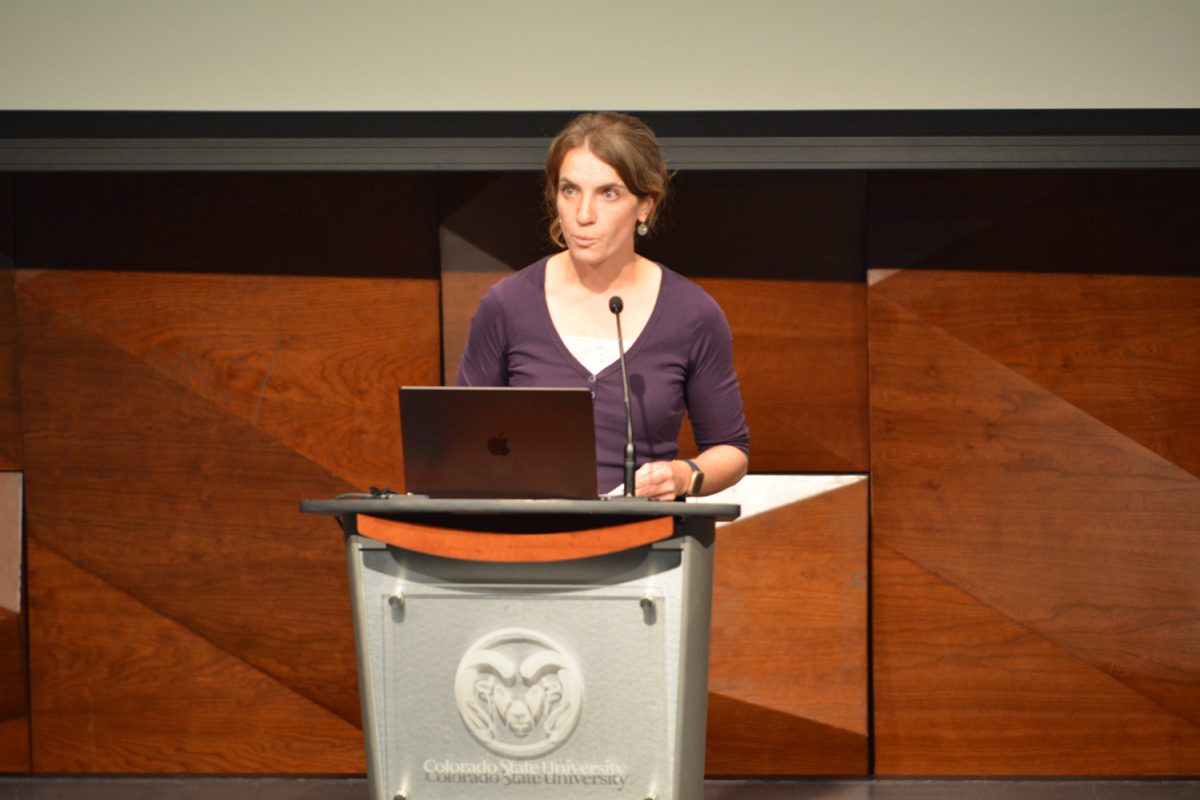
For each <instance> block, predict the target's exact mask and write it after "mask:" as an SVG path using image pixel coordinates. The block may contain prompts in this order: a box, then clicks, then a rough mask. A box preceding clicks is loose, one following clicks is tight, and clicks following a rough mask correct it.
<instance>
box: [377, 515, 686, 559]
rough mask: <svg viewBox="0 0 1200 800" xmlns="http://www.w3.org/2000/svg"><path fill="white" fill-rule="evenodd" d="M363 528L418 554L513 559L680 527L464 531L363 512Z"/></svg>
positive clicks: (586, 552) (621, 546) (648, 537)
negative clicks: (551, 531)
mask: <svg viewBox="0 0 1200 800" xmlns="http://www.w3.org/2000/svg"><path fill="white" fill-rule="evenodd" d="M357 530H358V532H359V533H360V534H362V535H363V536H366V537H367V538H369V539H376V540H378V541H381V542H386V543H388V544H390V545H393V546H395V547H401V548H404V549H405V550H414V551H416V552H418V553H428V554H430V555H435V556H441V557H442V558H454V559H459V560H462V561H490V562H499V563H505V564H512V563H529V562H549V561H569V560H571V559H576V558H592V557H595V556H602V555H609V554H611V553H617V552H620V551H622V550H629V549H632V548H635V547H642V546H645V545H648V544H653V543H654V542H661V541H662V540H664V539H667V538H669V537H670V536H671V534H672V533H673V532H674V530H675V526H674V520H672V519H671V518H669V517H658V518H656V519H648V520H637V521H634V522H626V523H623V524H619V525H611V526H607V527H604V528H595V529H591V530H582V531H570V532H560V533H528V534H514V533H511V532H509V533H496V532H489V531H479V530H471V531H460V530H454V529H452V528H440V527H434V526H432V525H422V524H419V523H414V522H409V521H407V520H390V519H383V518H381V517H372V516H368V515H366V514H359V515H358V524H357Z"/></svg>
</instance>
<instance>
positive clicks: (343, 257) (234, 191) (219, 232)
mask: <svg viewBox="0 0 1200 800" xmlns="http://www.w3.org/2000/svg"><path fill="white" fill-rule="evenodd" d="M18 189H19V209H18V211H19V219H20V231H19V233H20V237H19V238H20V248H21V252H20V254H19V258H20V264H19V266H21V267H24V268H27V269H29V268H39V267H50V268H56V269H59V268H71V269H103V270H123V271H138V272H142V271H151V272H164V271H171V272H201V273H241V274H248V275H328V276H349V275H356V276H362V277H401V276H403V277H416V278H434V277H436V275H437V238H436V231H437V223H436V221H435V217H436V213H437V206H436V198H437V192H436V179H435V178H434V177H433V176H432V175H412V174H399V173H361V172H360V173H330V174H323V173H246V174H216V173H209V172H202V173H175V172H158V173H156V172H140V173H130V174H120V173H100V174H94V173H93V174H87V173H49V174H44V175H27V176H22V177H21V178H20V179H19V181H18Z"/></svg>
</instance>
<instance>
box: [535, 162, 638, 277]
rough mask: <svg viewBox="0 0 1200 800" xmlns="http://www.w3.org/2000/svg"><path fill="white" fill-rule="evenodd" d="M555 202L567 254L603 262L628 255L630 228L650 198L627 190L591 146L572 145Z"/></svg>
mask: <svg viewBox="0 0 1200 800" xmlns="http://www.w3.org/2000/svg"><path fill="white" fill-rule="evenodd" d="M555 205H556V207H557V209H558V218H559V221H560V222H561V223H562V231H563V237H564V238H565V239H566V242H567V249H568V250H569V251H570V252H571V258H572V259H573V260H575V261H577V262H580V263H589V264H602V263H605V262H606V261H608V260H609V259H611V258H614V257H617V258H629V257H630V256H632V254H633V237H634V230H635V229H636V228H637V224H638V222H639V221H641V220H645V219H646V218H647V217H648V216H649V214H650V209H651V208H652V207H653V205H654V201H653V199H652V198H649V197H638V196H637V195H635V194H634V193H633V192H631V191H629V188H628V187H627V186H626V185H625V184H624V183H623V182H622V181H621V177H620V176H619V175H618V174H617V171H616V170H615V169H613V168H612V167H611V166H609V165H608V164H606V163H604V162H603V161H601V160H600V159H599V158H597V157H596V156H595V155H593V153H592V151H591V150H588V149H587V148H586V147H576V148H575V149H573V150H568V151H567V154H566V155H565V156H564V157H563V160H562V166H561V167H559V170H558V195H557V199H556V201H555Z"/></svg>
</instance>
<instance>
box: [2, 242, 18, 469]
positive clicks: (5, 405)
mask: <svg viewBox="0 0 1200 800" xmlns="http://www.w3.org/2000/svg"><path fill="white" fill-rule="evenodd" d="M2 261H3V258H2V257H0V262H2ZM14 278H15V275H14V272H13V270H12V269H10V268H7V267H5V266H3V264H2V263H0V470H19V469H21V466H22V460H23V458H22V448H21V395H20V391H19V389H18V381H19V367H18V352H19V350H18V343H19V333H18V329H17V305H16V295H15V290H14Z"/></svg>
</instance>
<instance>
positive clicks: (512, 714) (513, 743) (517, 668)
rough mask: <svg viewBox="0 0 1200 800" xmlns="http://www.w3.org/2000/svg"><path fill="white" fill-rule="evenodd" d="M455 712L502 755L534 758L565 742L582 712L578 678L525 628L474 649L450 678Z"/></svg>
mask: <svg viewBox="0 0 1200 800" xmlns="http://www.w3.org/2000/svg"><path fill="white" fill-rule="evenodd" d="M454 693H455V697H456V699H457V701H458V712H459V714H461V715H462V719H463V722H464V723H465V724H466V726H467V729H468V730H469V731H471V735H472V736H474V737H475V739H476V740H477V741H478V742H479V743H480V744H482V745H483V746H484V747H486V748H487V749H488V750H491V751H492V752H493V753H496V754H498V755H502V756H512V757H515V758H536V757H537V756H542V755H545V754H546V753H549V752H550V751H552V750H554V749H555V748H556V747H558V746H559V745H561V744H562V743H563V742H565V741H566V740H567V739H568V738H570V736H571V734H572V733H573V732H574V731H575V726H576V724H578V722H579V716H580V713H581V712H582V711H583V675H582V674H581V673H580V671H579V667H578V666H576V664H575V661H574V659H572V658H571V657H570V656H568V655H567V653H566V651H565V650H563V649H562V648H561V647H559V646H558V644H557V643H556V642H554V640H552V639H550V638H549V637H547V636H544V635H542V634H540V633H538V632H537V631H533V630H529V629H527V628H504V629H503V630H498V631H493V632H492V633H489V634H488V635H487V636H484V637H483V638H482V639H480V640H479V641H477V642H476V643H475V644H473V645H472V646H471V647H470V649H469V650H467V653H466V655H464V656H463V658H462V661H461V662H459V665H458V673H457V674H456V675H455V678H454Z"/></svg>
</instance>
